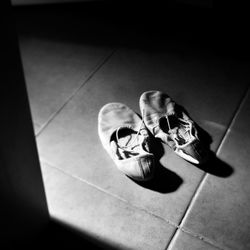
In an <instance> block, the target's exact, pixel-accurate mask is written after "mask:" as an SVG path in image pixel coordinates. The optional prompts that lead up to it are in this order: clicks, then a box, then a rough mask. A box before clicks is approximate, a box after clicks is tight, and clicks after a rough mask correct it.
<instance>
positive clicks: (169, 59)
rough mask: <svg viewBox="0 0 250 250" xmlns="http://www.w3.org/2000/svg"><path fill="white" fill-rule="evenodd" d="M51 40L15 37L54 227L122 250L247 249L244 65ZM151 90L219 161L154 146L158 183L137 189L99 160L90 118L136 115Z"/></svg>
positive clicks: (203, 55) (197, 54)
mask: <svg viewBox="0 0 250 250" xmlns="http://www.w3.org/2000/svg"><path fill="white" fill-rule="evenodd" d="M19 18H21V17H19ZM26 18H27V17H26ZM20 20H21V19H20ZM28 20H29V19H28ZM36 20H37V19H36ZM101 25H103V26H104V24H103V23H102V24H101ZM103 26H102V27H103ZM23 27H25V29H24V28H23ZM34 27H35V28H34ZM41 27H42V28H41ZM44 27H45V28H44ZM86 27H87V26H86ZM86 27H85V26H84V27H83V29H82V30H83V31H84V30H85V29H84V28H86ZM39 28H40V29H42V31H41V32H40V30H39ZM53 28H54V29H55V27H53ZM53 28H50V29H49V32H48V33H46V23H45V24H44V25H42V26H41V24H40V23H39V25H38V24H37V26H36V22H34V24H33V26H32V25H31V26H29V25H25V26H22V25H20V27H19V37H20V48H21V54H22V59H23V66H24V72H25V77H26V82H27V87H28V93H29V98H30V105H31V110H32V116H33V121H34V127H35V131H36V138H37V145H38V150H39V155H40V160H41V167H42V172H43V178H44V185H45V189H46V195H47V200H48V206H49V211H50V214H51V216H52V217H53V218H56V219H57V220H60V221H62V222H64V223H66V224H68V225H70V226H71V227H75V228H77V229H78V230H80V231H81V232H82V233H84V234H90V235H91V236H93V237H94V238H96V239H97V240H102V241H104V242H108V243H109V244H110V245H112V246H114V248H117V249H144V250H145V249H175V250H176V249H183V250H184V249H185V250H186V249H191V250H195V249H250V234H249V232H250V210H249V208H250V198H249V197H250V196H249V192H250V185H249V182H248V175H249V174H250V169H249V161H250V158H249V149H250V144H249V139H250V135H249V132H248V127H249V125H250V124H249V122H250V119H249V111H250V96H249V94H248V92H247V90H248V86H249V80H250V77H249V73H248V69H249V64H248V63H247V62H246V61H238V60H236V59H232V58H228V57H222V56H219V55H216V54H213V53H208V52H207V51H206V50H204V51H203V50H202V49H200V50H197V49H194V48H192V46H191V47H190V46H189V45H186V44H185V43H183V42H180V43H173V42H168V43H166V44H164V46H163V45H162V44H157V43H156V44H155V45H154V46H155V47H154V46H153V47H152V44H151V45H150V47H147V46H144V47H143V46H141V47H140V45H139V46H138V41H139V40H136V41H135V44H136V45H135V46H122V45H121V44H120V43H117V44H116V43H108V44H107V41H106V40H105V45H102V41H98V42H96V41H95V42H93V44H91V43H90V41H92V40H91V39H90V40H89V39H86V42H85V38H84V36H81V39H79V37H75V36H74V35H73V38H71V39H69V38H68V37H67V39H64V38H65V36H67V35H68V34H70V35H72V33H73V34H74V32H75V31H71V32H72V33H67V32H69V30H70V28H69V29H68V30H66V31H64V32H63V33H60V36H58V37H57V36H52V35H51V33H53V32H52V31H53ZM92 28H93V26H92ZM94 28H96V26H95V25H94ZM108 28H109V26H108V27H106V29H107V30H108ZM112 29H114V27H113V26H112V25H111V31H109V32H112ZM44 30H45V32H44ZM87 30H88V29H87ZM97 32H100V31H98V29H97ZM56 34H57V33H56ZM129 34H130V33H129ZM88 35H93V32H89V31H87V32H86V36H88ZM118 36H119V37H120V38H121V39H122V38H123V36H122V35H121V33H119V34H118ZM131 36H132V38H134V34H132V35H131ZM96 37H97V38H98V35H96V34H95V38H96ZM127 39H128V38H127ZM97 40H98V39H97ZM128 40H129V39H128ZM76 41H77V42H76ZM139 44H140V43H139ZM130 45H131V43H130ZM132 45H134V43H133V42H132ZM152 48H153V49H152ZM151 89H157V90H162V91H164V92H166V93H168V94H169V95H170V96H172V97H173V99H174V100H175V101H176V102H177V103H179V104H181V105H182V106H184V107H185V108H186V109H187V110H188V112H189V114H190V115H191V116H192V118H193V119H194V120H195V121H196V122H197V123H198V124H199V125H200V126H201V127H202V128H203V129H204V130H205V131H206V132H207V133H208V134H209V135H210V136H211V138H212V144H211V150H212V151H213V152H214V153H215V154H216V158H215V159H213V160H212V161H210V162H209V163H208V164H207V165H205V166H201V167H199V168H198V167H196V166H194V165H192V164H190V163H187V162H186V161H184V160H183V159H181V158H179V157H178V156H176V155H175V154H174V153H173V152H172V151H171V150H170V149H169V148H168V147H167V146H166V145H160V146H159V155H160V162H159V169H158V173H157V175H156V177H155V179H154V180H153V181H152V182H151V183H149V184H144V185H142V184H138V183H135V182H133V181H132V180H131V179H129V178H127V177H126V176H124V175H123V174H122V173H121V172H119V171H118V170H117V168H116V167H115V165H114V163H113V162H112V160H111V159H110V158H109V156H108V155H107V154H106V152H105V151H104V149H103V148H102V146H101V143H100V140H99V138H98V134H97V115H98V112H99V110H100V108H101V107H102V106H103V105H104V104H106V103H108V102H116V101H118V102H122V103H125V104H127V105H128V106H130V107H131V108H133V109H134V110H135V111H137V112H139V105H138V100H139V97H140V95H141V94H142V93H143V92H144V91H147V90H151Z"/></svg>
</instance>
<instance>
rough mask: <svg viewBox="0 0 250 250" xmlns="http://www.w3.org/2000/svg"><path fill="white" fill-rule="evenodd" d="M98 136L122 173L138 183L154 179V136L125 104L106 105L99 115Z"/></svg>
mask: <svg viewBox="0 0 250 250" xmlns="http://www.w3.org/2000/svg"><path fill="white" fill-rule="evenodd" d="M98 133H99V137H100V139H101V142H102V145H103V147H104V148H105V149H106V151H107V152H108V154H109V155H110V156H111V158H112V159H113V160H114V162H115V164H116V165H117V167H118V169H119V170H121V171H122V172H123V173H125V174H126V175H127V176H129V177H131V178H132V179H134V180H137V181H146V180H149V179H151V178H152V177H153V175H154V156H153V154H152V153H151V152H150V135H149V132H148V130H147V128H146V127H145V124H144V123H143V121H142V120H141V118H140V117H139V116H138V115H137V114H136V113H135V112H134V111H133V110H131V109H130V108H129V107H127V106H126V105H124V104H122V103H109V104H106V105H105V106H103V107H102V109H101V110H100V112H99V115H98Z"/></svg>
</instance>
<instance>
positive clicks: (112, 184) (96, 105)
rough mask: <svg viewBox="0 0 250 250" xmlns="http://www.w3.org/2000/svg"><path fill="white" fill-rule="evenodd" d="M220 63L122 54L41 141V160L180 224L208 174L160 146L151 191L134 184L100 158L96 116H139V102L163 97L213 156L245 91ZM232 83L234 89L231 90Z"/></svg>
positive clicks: (103, 154) (103, 155) (227, 65)
mask: <svg viewBox="0 0 250 250" xmlns="http://www.w3.org/2000/svg"><path fill="white" fill-rule="evenodd" d="M218 60H219V59H218V58H213V60H212V58H210V57H209V58H208V59H207V61H205V62H204V61H201V62H200V61H199V60H198V61H195V60H194V58H193V57H192V58H185V60H183V56H180V55H179V54H177V55H173V54H171V53H169V54H168V53H165V54H164V53H156V52H155V53H149V54H147V53H145V52H142V51H138V50H124V51H118V52H117V53H116V54H115V55H113V56H112V58H111V59H110V60H109V61H108V62H107V63H106V64H105V65H104V66H103V67H102V68H101V69H100V70H99V71H98V72H97V73H96V74H95V76H94V77H93V78H92V79H91V80H90V81H89V82H88V83H87V84H86V85H85V86H84V88H82V89H81V90H80V91H79V92H78V93H77V95H76V96H75V97H74V99H72V101H71V102H70V103H69V104H68V105H67V106H66V107H65V108H64V109H63V110H62V112H60V113H59V114H58V115H57V117H56V118H55V119H54V120H53V121H52V122H51V124H49V126H48V127H47V128H46V129H45V130H44V131H43V133H42V134H41V135H39V137H38V139H37V140H38V147H39V153H40V157H41V158H42V159H43V160H45V161H47V162H49V163H50V164H52V165H54V166H57V167H59V168H61V169H63V170H64V171H66V172H68V173H70V174H72V175H74V176H78V177H79V178H81V179H84V180H87V181H88V182H90V183H93V184H94V185H96V186H99V187H101V188H103V189H105V190H107V191H108V192H110V193H113V194H115V195H118V196H119V197H121V198H122V199H125V200H127V201H129V202H130V203H131V204H133V205H135V206H138V207H142V208H144V209H146V210H148V211H150V212H152V213H154V214H156V215H157V216H161V217H162V218H164V219H165V220H171V221H172V222H173V223H176V224H177V223H178V222H179V220H180V218H181V217H182V215H183V212H184V211H185V209H186V207H187V205H188V203H189V201H190V199H191V197H192V195H193V193H194V191H195V189H196V187H197V185H198V184H199V182H200V180H201V177H202V176H203V171H202V170H200V169H199V168H197V167H195V166H193V165H191V164H189V163H187V162H185V161H184V160H182V159H180V158H179V157H177V156H176V155H175V154H174V153H173V152H172V151H171V150H170V149H169V148H168V147H167V146H164V147H163V149H162V148H161V146H159V154H161V152H163V156H162V157H161V160H160V166H161V167H159V169H160V170H159V173H160V174H159V178H158V179H156V181H155V183H154V184H153V185H150V186H146V187H145V186H142V185H138V184H136V183H134V182H133V181H131V180H130V179H128V178H127V177H125V176H123V175H122V174H121V173H120V172H119V171H118V170H117V168H116V166H115V165H114V163H113V162H112V160H111V159H110V157H109V156H108V155H107V153H106V152H105V151H104V150H103V148H102V146H101V143H100V140H99V137H98V135H97V115H98V112H99V109H100V108H101V107H102V106H103V105H104V104H106V103H108V102H116V101H118V102H122V103H126V104H127V105H129V106H130V107H131V108H133V109H134V110H135V111H137V112H139V108H138V100H139V97H140V94H141V93H142V92H143V91H146V90H149V89H160V90H163V91H165V92H166V93H169V94H170V95H171V96H172V97H173V98H174V99H175V100H176V101H177V102H178V103H180V104H181V105H184V106H185V108H186V109H187V110H188V111H189V112H190V114H191V115H192V116H193V117H195V120H196V121H197V122H198V123H199V124H200V125H201V126H202V127H203V128H204V129H205V130H207V131H208V132H209V133H210V134H211V136H212V137H213V140H214V142H213V146H212V148H213V149H215V148H216V147H217V146H218V144H219V141H220V140H221V138H222V135H223V134H224V132H225V128H226V126H227V124H228V123H229V121H230V119H231V116H232V110H234V108H236V106H237V104H238V102H239V99H240V97H241V96H242V94H243V93H242V92H243V90H242V89H243V88H244V87H245V86H246V79H244V78H243V77H242V75H244V72H245V68H244V67H243V66H242V67H241V68H239V67H236V66H235V67H233V62H221V61H218ZM183 61H184V62H183ZM214 64H216V65H214ZM219 66H221V68H220V67H219ZM219 69H220V70H219ZM240 73H242V74H240ZM236 75H239V79H241V80H239V79H237V78H236ZM236 79H237V81H236ZM234 81H235V82H237V84H229V85H227V84H228V82H234ZM225 92H227V98H226V100H225V94H224V93H225ZM225 101H226V102H225ZM197 107H199V108H197ZM219 107H220V108H219ZM214 110H216V112H215V111H214ZM208 121H211V122H208Z"/></svg>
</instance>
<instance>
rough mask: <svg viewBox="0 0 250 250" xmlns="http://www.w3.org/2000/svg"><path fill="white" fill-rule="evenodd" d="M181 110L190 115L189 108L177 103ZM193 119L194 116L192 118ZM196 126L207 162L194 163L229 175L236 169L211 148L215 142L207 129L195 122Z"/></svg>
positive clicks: (204, 169) (203, 168)
mask: <svg viewBox="0 0 250 250" xmlns="http://www.w3.org/2000/svg"><path fill="white" fill-rule="evenodd" d="M177 107H178V110H179V112H181V111H183V112H185V113H186V114H187V115H188V116H189V117H191V116H190V115H189V113H188V112H187V110H186V109H185V108H184V107H182V106H180V105H177ZM191 119H192V118H191ZM195 126H196V128H197V130H198V134H199V138H200V141H201V142H202V145H203V149H204V150H205V151H206V152H207V157H206V158H207V160H206V161H205V163H203V164H201V165H196V164H194V165H195V166H196V167H197V168H199V169H201V170H203V171H205V172H206V173H209V174H212V175H215V176H218V177H224V178H226V177H229V176H231V175H232V174H233V172H234V170H233V168H232V167H231V166H229V165H228V164H227V163H225V162H223V161H222V160H220V159H219V158H218V157H217V156H216V154H215V153H214V152H213V151H211V150H210V145H211V143H212V142H213V140H212V137H211V136H210V135H209V134H208V132H207V131H205V130H204V129H203V128H201V127H200V126H199V125H198V124H197V123H195Z"/></svg>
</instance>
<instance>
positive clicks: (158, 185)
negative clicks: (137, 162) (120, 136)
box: [133, 138, 183, 193]
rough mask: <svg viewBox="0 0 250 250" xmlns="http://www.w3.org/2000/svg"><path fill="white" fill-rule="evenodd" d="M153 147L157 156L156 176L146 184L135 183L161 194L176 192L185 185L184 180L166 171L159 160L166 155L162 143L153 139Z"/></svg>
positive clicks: (153, 151)
mask: <svg viewBox="0 0 250 250" xmlns="http://www.w3.org/2000/svg"><path fill="white" fill-rule="evenodd" d="M151 146H152V153H153V154H154V156H155V175H154V177H153V179H151V180H149V181H145V182H140V181H135V180H133V181H134V182H135V183H137V184H138V185H140V186H142V187H144V188H147V189H150V190H153V191H156V192H159V193H171V192H174V191H176V190H177V189H178V188H179V187H180V186H181V184H182V183H183V179H182V178H181V177H180V176H178V175H177V174H176V173H174V172H172V171H171V170H169V169H166V168H165V167H164V166H163V165H161V163H160V161H159V160H160V158H161V157H162V156H163V154H164V148H163V146H162V144H161V142H160V139H158V138H153V139H152V145H151Z"/></svg>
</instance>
